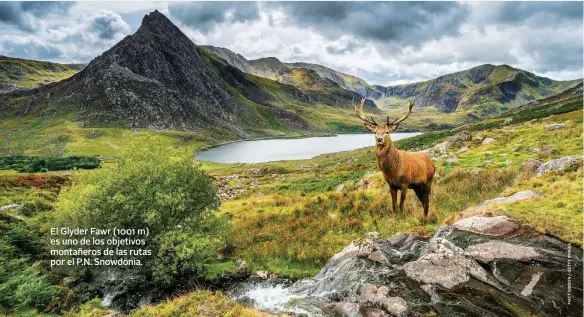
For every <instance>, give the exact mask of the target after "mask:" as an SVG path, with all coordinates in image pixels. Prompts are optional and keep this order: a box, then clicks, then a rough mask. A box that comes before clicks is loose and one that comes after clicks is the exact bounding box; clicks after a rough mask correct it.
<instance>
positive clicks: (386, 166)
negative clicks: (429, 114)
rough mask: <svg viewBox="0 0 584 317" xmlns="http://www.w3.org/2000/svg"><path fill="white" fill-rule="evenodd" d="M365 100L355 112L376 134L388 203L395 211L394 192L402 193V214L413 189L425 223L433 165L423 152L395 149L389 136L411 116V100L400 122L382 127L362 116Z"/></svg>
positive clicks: (400, 203) (362, 100) (387, 122)
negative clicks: (422, 211)
mask: <svg viewBox="0 0 584 317" xmlns="http://www.w3.org/2000/svg"><path fill="white" fill-rule="evenodd" d="M364 103H365V98H363V99H361V106H360V107H359V108H357V107H356V106H355V105H353V107H354V108H355V112H356V114H357V116H358V117H359V119H361V120H362V121H363V122H364V123H365V128H367V130H369V131H371V132H374V133H375V156H376V157H377V166H378V167H379V169H380V170H381V172H382V173H383V177H384V178H385V181H386V182H387V184H388V185H389V190H390V192H391V200H392V203H393V212H394V213H396V212H397V191H398V190H400V191H401V200H400V202H399V208H400V211H401V212H402V213H403V212H404V202H405V200H406V194H407V190H408V188H410V189H413V190H414V192H416V195H417V196H418V199H419V200H420V201H421V202H422V205H423V206H424V222H426V220H427V217H428V207H429V204H430V191H431V189H432V181H433V180H434V171H435V167H434V163H432V160H431V159H430V157H428V155H427V154H426V153H421V152H417V153H410V152H406V151H403V150H400V149H398V148H396V147H395V145H394V144H393V142H392V141H391V136H390V133H391V132H393V131H395V130H396V129H397V127H398V125H399V123H400V122H402V121H404V120H405V119H407V118H408V116H409V115H410V113H412V107H413V106H414V101H410V105H409V107H408V113H407V114H406V115H405V116H403V117H402V118H400V119H395V120H393V121H392V122H390V121H389V117H387V121H386V123H385V124H377V122H375V119H373V117H371V120H369V119H367V118H365V115H364V114H363V104H364Z"/></svg>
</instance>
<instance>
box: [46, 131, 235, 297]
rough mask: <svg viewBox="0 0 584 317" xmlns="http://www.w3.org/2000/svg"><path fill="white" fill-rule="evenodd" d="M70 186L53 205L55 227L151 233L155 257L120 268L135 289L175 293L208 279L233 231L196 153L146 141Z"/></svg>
mask: <svg viewBox="0 0 584 317" xmlns="http://www.w3.org/2000/svg"><path fill="white" fill-rule="evenodd" d="M145 144H147V146H145ZM71 181H72V186H71V187H70V188H68V189H64V190H62V191H61V193H60V195H59V198H58V200H57V203H56V204H55V211H54V216H55V217H54V219H55V222H54V223H53V224H52V226H58V227H65V226H66V227H80V228H91V227H96V228H104V229H110V228H114V227H116V228H127V229H129V228H132V229H136V230H138V229H144V228H148V229H149V236H148V238H147V242H146V243H147V245H146V248H148V249H151V250H152V256H145V257H143V258H142V263H143V264H142V266H140V267H139V268H132V267H124V268H123V269H124V270H125V272H126V273H125V274H124V276H129V275H133V276H134V277H136V276H138V278H133V279H132V283H133V285H139V284H143V283H146V282H153V283H154V284H155V285H156V286H172V285H173V283H174V282H176V280H177V279H180V278H183V277H186V276H190V277H198V276H201V275H204V274H205V266H206V265H208V264H210V263H212V262H215V261H218V250H219V248H220V247H222V245H223V244H224V241H225V238H224V236H225V235H226V234H227V232H228V231H229V228H228V227H227V223H226V222H225V221H222V220H220V219H219V218H217V217H215V215H214V213H213V211H214V210H216V209H217V208H218V206H219V198H218V195H217V189H216V187H215V186H214V185H213V184H212V182H211V179H210V177H209V176H208V175H207V174H206V173H205V172H204V171H202V170H201V169H200V166H199V165H198V163H196V162H195V161H194V160H193V154H192V153H191V152H188V151H184V150H178V149H176V148H172V147H168V146H165V145H163V143H162V142H160V141H159V140H158V139H156V138H146V139H141V140H139V141H136V142H134V143H132V144H131V145H129V146H128V148H127V150H126V151H125V152H124V153H122V154H121V156H120V157H119V158H118V159H117V163H116V164H115V166H113V167H111V168H110V167H108V168H103V169H98V170H94V171H75V172H73V173H72V175H71ZM102 238H108V237H106V236H103V237H102ZM115 258H118V257H115ZM68 270H69V271H71V270H70V268H68ZM88 270H89V271H90V273H95V272H96V271H97V270H100V268H99V267H91V268H89V269H88ZM131 270H133V271H132V272H131V274H130V271H131ZM69 273H71V272H69ZM122 282H123V281H120V283H121V284H123V283H122ZM129 287H131V286H129Z"/></svg>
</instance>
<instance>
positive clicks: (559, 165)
mask: <svg viewBox="0 0 584 317" xmlns="http://www.w3.org/2000/svg"><path fill="white" fill-rule="evenodd" d="M581 164H582V156H578V157H573V156H566V157H562V158H559V159H555V160H549V161H547V162H545V163H544V164H542V165H541V166H540V167H538V168H537V170H536V171H535V174H536V175H537V176H541V175H544V174H546V173H549V172H551V171H563V172H568V171H575V170H577V169H578V167H579V166H580V165H581Z"/></svg>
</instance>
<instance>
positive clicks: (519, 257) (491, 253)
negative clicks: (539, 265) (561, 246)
mask: <svg viewBox="0 0 584 317" xmlns="http://www.w3.org/2000/svg"><path fill="white" fill-rule="evenodd" d="M467 251H468V253H469V254H470V255H471V256H472V257H473V258H475V259H477V260H479V261H481V262H491V261H496V260H514V261H528V260H533V259H537V258H539V257H541V255H540V253H539V252H537V250H536V249H535V248H534V247H530V246H523V245H519V244H512V243H507V242H502V241H489V242H485V243H480V244H475V245H471V246H470V247H468V250H467Z"/></svg>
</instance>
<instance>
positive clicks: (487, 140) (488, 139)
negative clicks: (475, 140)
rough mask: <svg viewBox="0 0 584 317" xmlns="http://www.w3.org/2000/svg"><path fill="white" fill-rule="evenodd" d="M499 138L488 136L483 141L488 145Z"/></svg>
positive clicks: (483, 143)
mask: <svg viewBox="0 0 584 317" xmlns="http://www.w3.org/2000/svg"><path fill="white" fill-rule="evenodd" d="M496 141H497V140H495V139H493V138H486V139H484V140H483V142H481V144H482V145H487V144H491V143H493V142H496Z"/></svg>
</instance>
